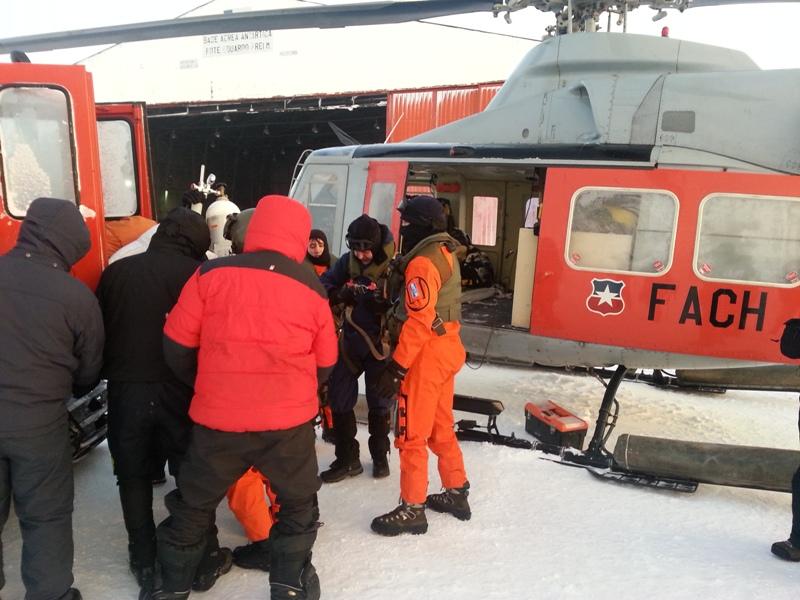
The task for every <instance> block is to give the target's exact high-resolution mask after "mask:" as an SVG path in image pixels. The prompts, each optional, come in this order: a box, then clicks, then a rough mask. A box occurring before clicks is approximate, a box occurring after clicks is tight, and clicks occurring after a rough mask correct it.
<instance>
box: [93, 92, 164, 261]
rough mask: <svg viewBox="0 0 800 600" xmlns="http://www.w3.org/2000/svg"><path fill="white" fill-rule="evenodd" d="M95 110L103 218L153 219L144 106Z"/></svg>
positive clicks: (101, 105)
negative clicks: (101, 182) (133, 217)
mask: <svg viewBox="0 0 800 600" xmlns="http://www.w3.org/2000/svg"><path fill="white" fill-rule="evenodd" d="M96 109H97V135H98V139H99V142H100V167H101V172H102V180H103V199H104V206H105V218H106V219H115V218H120V217H129V216H132V215H140V216H142V217H147V218H148V219H154V218H155V217H154V216H153V215H154V209H153V193H152V184H151V180H150V173H151V168H150V157H149V152H148V148H149V143H148V142H149V139H148V131H147V115H146V112H145V105H144V103H141V102H133V103H124V104H122V103H118V104H105V103H104V104H98V105H97V106H96ZM106 260H108V257H106Z"/></svg>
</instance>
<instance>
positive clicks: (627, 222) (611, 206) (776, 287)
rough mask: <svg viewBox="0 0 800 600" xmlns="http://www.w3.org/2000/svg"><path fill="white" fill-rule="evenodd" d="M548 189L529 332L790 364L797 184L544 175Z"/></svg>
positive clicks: (798, 304)
mask: <svg viewBox="0 0 800 600" xmlns="http://www.w3.org/2000/svg"><path fill="white" fill-rule="evenodd" d="M545 190H546V191H545V197H546V198H547V201H546V202H545V203H544V205H543V208H542V215H541V230H540V237H539V252H538V256H537V262H536V271H535V285H534V291H533V304H532V310H531V332H532V333H534V334H536V335H542V336H547V337H555V338H564V339H570V340H576V341H582V342H590V343H596V344H607V345H613V346H624V347H629V348H642V349H646V350H654V351H662V352H669V353H680V354H690V355H691V354H696V355H697V354H699V355H707V356H716V357H723V358H733V359H741V360H747V361H766V362H792V361H790V360H789V359H788V358H786V357H784V356H783V355H782V354H781V352H780V344H779V343H778V342H777V340H778V339H779V338H780V337H781V334H782V332H783V329H784V323H785V322H786V321H787V320H788V319H791V318H796V317H800V275H799V274H800V227H798V226H797V223H800V177H793V176H788V175H765V174H743V173H730V172H707V171H682V170H668V169H657V170H631V169H629V170H608V169H567V168H551V169H549V170H548V176H547V182H546V188H545Z"/></svg>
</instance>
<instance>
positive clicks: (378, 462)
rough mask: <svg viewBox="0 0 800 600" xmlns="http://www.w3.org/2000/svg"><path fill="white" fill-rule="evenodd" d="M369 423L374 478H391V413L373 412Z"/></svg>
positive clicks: (369, 417)
mask: <svg viewBox="0 0 800 600" xmlns="http://www.w3.org/2000/svg"><path fill="white" fill-rule="evenodd" d="M367 418H368V421H369V453H370V455H371V456H372V476H373V477H374V478H375V479H382V478H384V477H388V476H389V459H388V454H389V448H390V447H391V445H390V443H389V429H390V423H389V419H390V416H389V413H384V412H382V411H377V410H371V411H369V415H368V417H367Z"/></svg>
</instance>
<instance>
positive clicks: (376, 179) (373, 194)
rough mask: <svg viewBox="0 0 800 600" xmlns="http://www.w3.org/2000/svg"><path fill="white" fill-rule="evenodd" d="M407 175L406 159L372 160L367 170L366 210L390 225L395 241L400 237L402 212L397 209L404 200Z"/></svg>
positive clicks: (370, 214)
mask: <svg viewBox="0 0 800 600" xmlns="http://www.w3.org/2000/svg"><path fill="white" fill-rule="evenodd" d="M407 176H408V162H406V161H370V163H369V170H368V171H367V189H366V193H365V195H364V212H365V213H366V214H368V215H369V216H370V217H372V218H373V219H377V220H378V222H379V223H381V224H382V225H386V226H387V227H389V229H390V230H391V232H392V235H393V236H394V239H395V243H398V242H399V239H400V213H399V212H397V210H396V209H397V207H398V205H399V204H400V202H401V201H402V200H403V196H404V194H405V189H406V177H407Z"/></svg>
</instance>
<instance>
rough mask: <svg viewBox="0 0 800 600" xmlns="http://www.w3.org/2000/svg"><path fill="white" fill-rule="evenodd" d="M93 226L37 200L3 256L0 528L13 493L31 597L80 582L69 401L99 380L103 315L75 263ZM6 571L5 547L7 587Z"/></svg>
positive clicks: (73, 598) (62, 204) (64, 591)
mask: <svg viewBox="0 0 800 600" xmlns="http://www.w3.org/2000/svg"><path fill="white" fill-rule="evenodd" d="M89 246H90V239H89V230H88V229H87V228H86V225H85V224H84V222H83V217H81V214H80V212H79V211H78V208H77V207H76V206H75V205H74V204H72V203H70V202H67V201H65V200H56V199H54V198H37V199H36V200H34V201H33V202H32V203H31V205H30V207H29V208H28V213H27V215H26V217H25V220H24V221H23V222H22V226H21V227H20V231H19V236H18V238H17V243H16V245H15V246H14V248H12V249H11V251H9V252H8V254H6V255H4V256H2V257H0V313H2V314H3V315H4V318H3V319H0V348H2V353H0V532H2V529H3V525H5V521H6V519H7V518H8V514H9V509H10V503H11V495H12V493H13V495H14V508H15V511H16V513H17V518H18V519H19V522H20V530H21V532H22V581H23V583H24V584H25V590H26V595H25V597H26V598H28V599H29V600H53V599H59V600H79V599H80V598H81V594H80V592H79V591H78V590H77V589H75V588H72V587H71V586H72V583H73V576H72V560H73V541H72V501H73V481H72V448H71V445H70V440H69V427H68V425H67V400H68V399H69V398H70V396H71V395H72V392H73V390H75V391H76V393H77V394H81V393H84V392H88V391H89V390H91V388H92V387H94V385H95V384H96V383H97V381H98V379H99V374H100V365H101V362H102V354H103V319H102V316H101V314H100V308H99V307H98V306H97V301H96V300H95V298H94V296H92V293H91V291H89V289H88V288H87V287H86V286H85V285H84V284H83V283H81V282H80V281H78V280H77V279H75V278H74V277H72V276H70V274H69V270H70V268H71V267H72V265H74V264H75V263H76V262H78V260H80V259H81V258H82V257H83V256H84V255H85V254H86V253H87V252H88V251H89ZM4 583H5V580H4V578H3V573H2V546H0V588H2V587H3V584H4Z"/></svg>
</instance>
